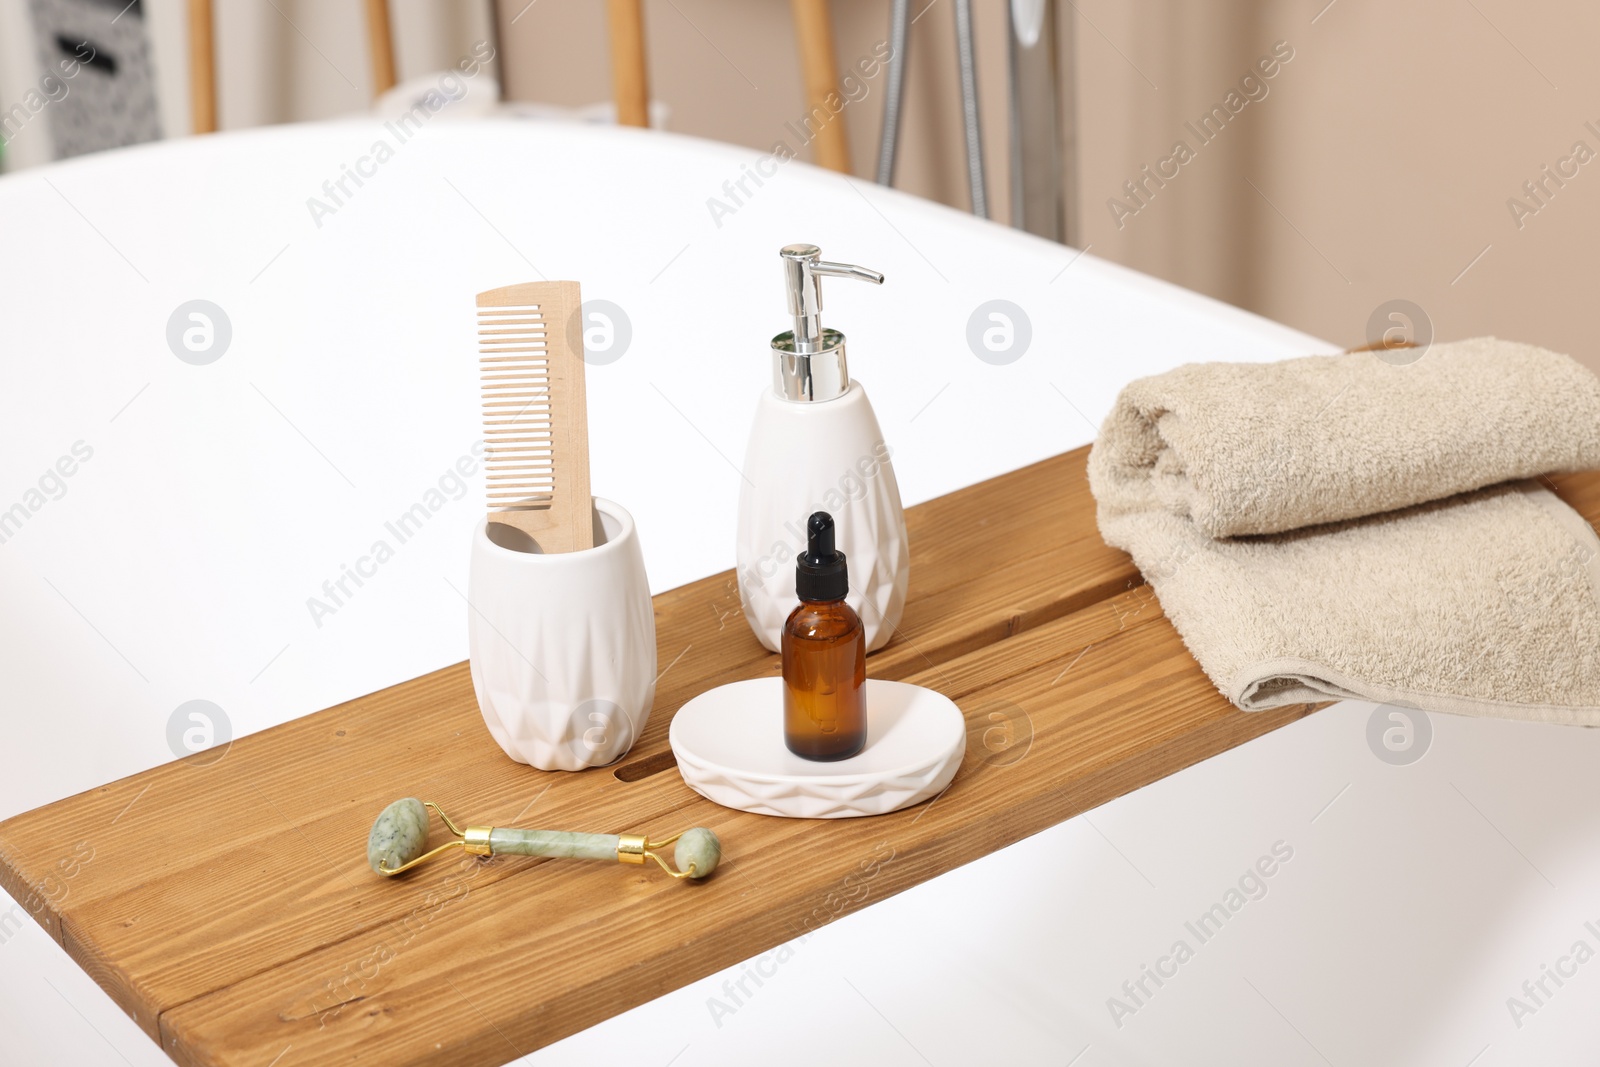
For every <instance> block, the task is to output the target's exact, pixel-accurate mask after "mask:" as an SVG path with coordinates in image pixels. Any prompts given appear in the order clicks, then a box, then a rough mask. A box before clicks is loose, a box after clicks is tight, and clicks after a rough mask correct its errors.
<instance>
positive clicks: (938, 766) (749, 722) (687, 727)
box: [670, 678, 967, 819]
mask: <svg viewBox="0 0 1600 1067" xmlns="http://www.w3.org/2000/svg"><path fill="white" fill-rule="evenodd" d="M866 696H867V746H866V748H864V749H862V750H861V752H860V753H859V754H858V755H855V756H852V757H851V758H849V759H847V760H839V761H838V762H836V763H817V762H815V761H813V760H807V759H801V758H800V757H799V756H796V755H795V754H794V753H792V752H790V751H789V750H788V748H786V747H785V746H784V743H783V679H781V678H752V679H749V680H747V681H743V682H733V683H731V684H729V685H723V686H718V687H717V688H716V689H713V690H711V691H709V692H706V693H701V694H700V695H699V696H697V697H695V698H694V699H693V700H691V701H689V702H688V703H687V704H685V705H684V706H683V707H681V708H679V709H678V714H677V715H675V716H673V719H672V730H671V734H670V736H671V740H672V753H673V755H675V756H676V757H677V758H678V771H679V773H681V774H682V775H683V780H684V781H685V782H688V783H689V786H690V788H692V789H693V790H694V791H695V792H697V793H699V794H700V795H701V796H703V797H705V798H706V799H707V800H712V801H715V802H716V803H718V804H721V805H723V806H724V807H728V808H738V809H739V810H741V811H752V812H755V813H756V814H758V815H782V816H786V817H788V818H792V819H849V818H854V817H856V816H861V815H886V814H888V813H889V812H891V811H899V810H900V809H901V808H906V807H910V806H911V805H912V804H916V803H919V802H920V801H924V800H927V799H928V798H929V797H933V796H937V795H938V794H939V793H940V792H941V791H942V790H943V789H944V787H945V786H947V785H949V784H950V779H952V778H954V777H955V774H956V769H957V768H958V767H960V766H961V757H962V754H963V753H964V752H965V751H966V747H967V725H966V720H965V719H963V718H962V716H961V709H959V708H957V707H956V706H955V704H954V703H952V702H951V701H950V699H949V698H948V697H944V696H941V695H940V694H938V693H935V692H934V691H933V690H931V689H924V688H922V687H921V686H917V685H908V684H907V683H905V682H886V681H881V680H879V679H876V678H869V679H867V692H866Z"/></svg>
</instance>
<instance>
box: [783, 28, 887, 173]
mask: <svg viewBox="0 0 1600 1067" xmlns="http://www.w3.org/2000/svg"><path fill="white" fill-rule="evenodd" d="M793 4H794V32H795V37H796V38H797V39H798V40H799V42H800V72H801V74H802V75H803V76H804V77H805V83H806V109H807V112H808V114H810V115H812V116H815V118H814V119H812V120H808V121H810V124H811V125H812V127H813V128H815V129H816V142H815V143H816V149H817V163H818V165H819V166H823V167H827V168H828V169H829V170H837V171H842V172H843V173H845V174H849V173H850V140H849V138H848V137H846V136H845V125H844V113H843V112H842V111H838V112H836V111H835V110H834V109H833V108H830V107H829V106H828V97H830V96H832V97H833V98H834V103H835V104H836V105H839V104H842V103H843V98H842V97H841V96H840V94H839V67H838V64H837V62H836V61H835V60H834V57H833V16H832V14H831V13H830V12H829V11H828V0H793ZM895 59H896V61H897V62H898V61H899V57H898V56H896V57H895Z"/></svg>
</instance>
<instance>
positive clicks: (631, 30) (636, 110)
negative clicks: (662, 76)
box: [606, 0, 650, 126]
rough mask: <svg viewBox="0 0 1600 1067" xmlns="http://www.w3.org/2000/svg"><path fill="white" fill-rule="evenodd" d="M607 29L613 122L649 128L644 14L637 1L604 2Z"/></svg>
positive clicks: (648, 83) (648, 90)
mask: <svg viewBox="0 0 1600 1067" xmlns="http://www.w3.org/2000/svg"><path fill="white" fill-rule="evenodd" d="M606 18H607V21H608V22H609V23H610V26H611V86H612V95H613V96H614V97H615V98H616V103H617V121H618V122H619V123H621V124H622V125H624V126H649V125H650V80H649V77H648V74H647V72H646V69H645V62H644V12H643V11H642V10H641V6H640V0H607V2H606Z"/></svg>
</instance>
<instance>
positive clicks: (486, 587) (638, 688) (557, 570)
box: [467, 497, 656, 771]
mask: <svg viewBox="0 0 1600 1067" xmlns="http://www.w3.org/2000/svg"><path fill="white" fill-rule="evenodd" d="M594 543H595V547H594V548H590V549H584V550H582V551H578V552H561V553H552V554H549V555H546V554H544V553H541V552H540V551H539V549H538V546H537V544H535V543H534V542H533V540H532V539H531V538H529V537H528V536H527V535H526V534H523V533H521V532H520V531H518V530H516V529H514V528H512V527H509V526H505V525H503V524H500V523H492V524H491V523H489V522H487V521H483V522H479V523H478V526H477V529H476V530H475V531H474V533H473V538H472V574H471V578H470V579H469V582H468V598H469V600H470V602H471V603H470V606H469V609H468V629H467V632H468V638H469V644H470V648H471V657H472V686H473V688H474V689H475V690H476V691H477V694H478V707H479V708H480V709H481V710H482V711H483V720H484V722H485V723H487V724H488V726H489V732H490V733H491V734H493V735H494V739H495V740H496V741H498V742H499V743H500V747H501V748H503V749H505V751H506V754H507V755H508V756H510V757H511V758H512V759H514V760H516V761H517V762H519V763H527V764H531V765H532V766H535V767H538V768H539V769H540V770H546V771H553V770H563V771H577V770H582V769H584V768H585V767H600V766H604V765H605V764H607V763H611V762H613V761H615V760H617V759H619V758H621V757H622V756H623V755H624V754H625V753H626V752H627V751H628V749H630V748H632V747H633V743H634V741H636V740H637V739H638V737H639V734H640V733H641V732H642V731H643V730H644V724H645V720H646V719H647V718H649V716H650V705H651V702H652V701H653V700H654V699H655V689H656V683H655V679H656V621H655V610H654V608H653V606H652V605H651V602H650V583H649V581H648V580H647V579H646V577H645V572H644V555H643V553H642V552H641V551H640V549H639V536H638V532H637V531H636V530H635V528H634V525H633V517H632V516H631V515H629V514H628V513H627V512H626V511H625V510H623V509H622V507H620V506H619V505H617V504H614V503H612V502H611V501H609V500H602V499H600V498H599V497H596V498H595V500H594Z"/></svg>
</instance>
